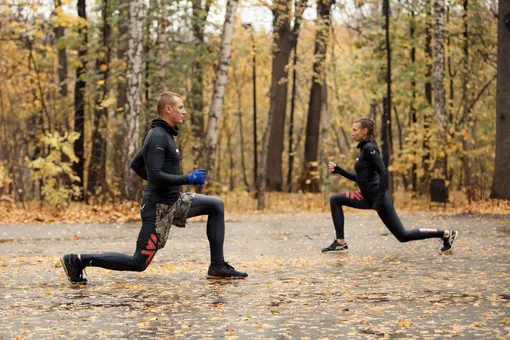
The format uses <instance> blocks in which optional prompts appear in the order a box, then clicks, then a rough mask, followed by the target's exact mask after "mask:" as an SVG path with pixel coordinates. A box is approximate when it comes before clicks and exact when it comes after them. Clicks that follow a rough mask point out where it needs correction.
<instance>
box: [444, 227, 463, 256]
mask: <svg viewBox="0 0 510 340" xmlns="http://www.w3.org/2000/svg"><path fill="white" fill-rule="evenodd" d="M458 235H459V232H458V231H455V230H450V233H449V236H448V237H445V238H443V248H441V252H442V253H444V252H447V251H451V250H452V249H453V247H454V245H455V241H456V240H457V236H458Z"/></svg>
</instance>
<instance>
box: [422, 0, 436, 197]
mask: <svg viewBox="0 0 510 340" xmlns="http://www.w3.org/2000/svg"><path fill="white" fill-rule="evenodd" d="M430 3H431V2H430V0H429V2H427V5H426V8H427V15H426V20H427V23H426V34H425V53H426V55H427V59H428V62H427V66H426V69H427V71H426V74H425V76H426V79H427V81H426V83H425V99H426V100H427V103H428V104H429V106H430V107H432V59H433V53H432V16H431V10H432V8H431V6H430ZM431 127H432V116H431V114H430V113H429V112H428V110H426V111H425V114H424V117H423V131H424V136H423V158H422V167H423V168H424V172H423V182H422V183H423V185H421V186H420V192H421V193H422V194H424V193H426V192H427V190H428V187H429V183H430V156H431V155H430V152H431V150H430V138H431Z"/></svg>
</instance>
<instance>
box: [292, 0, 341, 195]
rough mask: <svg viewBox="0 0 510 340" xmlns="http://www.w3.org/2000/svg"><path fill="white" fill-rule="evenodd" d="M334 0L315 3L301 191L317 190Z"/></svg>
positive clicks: (321, 0) (322, 0)
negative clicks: (311, 72)
mask: <svg viewBox="0 0 510 340" xmlns="http://www.w3.org/2000/svg"><path fill="white" fill-rule="evenodd" d="M334 3H335V0H319V1H318V3H317V19H318V20H319V21H320V24H318V25H317V26H318V28H317V35H316V37H315V49H314V56H315V61H314V63H313V77H312V90H311V93H310V103H309V106H308V117H307V122H306V141H305V164H304V170H303V173H302V175H301V178H300V186H301V189H302V190H303V191H308V192H318V191H319V173H318V171H317V166H318V156H319V155H318V153H319V130H320V121H321V105H322V79H323V76H324V71H323V64H324V61H325V60H326V50H327V43H328V35H329V15H330V10H331V6H332V5H333V4H334Z"/></svg>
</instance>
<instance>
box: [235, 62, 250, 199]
mask: <svg viewBox="0 0 510 340" xmlns="http://www.w3.org/2000/svg"><path fill="white" fill-rule="evenodd" d="M243 78H244V77H243ZM234 84H235V89H236V92H237V117H238V119H239V148H240V149H241V150H240V151H241V168H242V169H241V170H242V175H243V182H244V185H245V186H246V189H247V190H249V189H250V183H249V182H248V176H247V175H246V162H245V157H244V156H245V150H244V146H245V144H244V124H243V106H242V93H243V92H242V86H241V84H239V82H238V80H237V77H236V73H235V72H234Z"/></svg>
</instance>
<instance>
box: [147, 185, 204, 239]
mask: <svg viewBox="0 0 510 340" xmlns="http://www.w3.org/2000/svg"><path fill="white" fill-rule="evenodd" d="M193 198H195V193H194V192H181V195H180V196H179V199H177V202H175V203H174V204H172V205H168V204H162V203H157V204H156V234H158V240H159V241H158V249H161V248H163V247H164V246H165V244H166V241H167V240H168V235H169V234H170V227H171V226H172V224H173V225H175V226H177V227H179V228H185V227H186V217H188V212H189V208H190V207H191V203H192V202H193Z"/></svg>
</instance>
